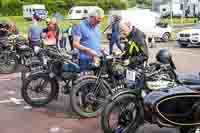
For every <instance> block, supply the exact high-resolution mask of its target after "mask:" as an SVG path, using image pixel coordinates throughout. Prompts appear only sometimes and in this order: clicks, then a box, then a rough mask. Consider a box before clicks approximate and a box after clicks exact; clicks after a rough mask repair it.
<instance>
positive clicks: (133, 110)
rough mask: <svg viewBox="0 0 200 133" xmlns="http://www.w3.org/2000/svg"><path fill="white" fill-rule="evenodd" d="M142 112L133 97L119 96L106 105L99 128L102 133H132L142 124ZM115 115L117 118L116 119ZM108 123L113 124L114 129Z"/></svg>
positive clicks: (140, 106)
mask: <svg viewBox="0 0 200 133" xmlns="http://www.w3.org/2000/svg"><path fill="white" fill-rule="evenodd" d="M142 110H143V109H142V105H141V104H140V103H139V102H138V101H137V99H136V97H135V96H134V95H131V94H124V95H121V96H119V97H118V98H117V99H115V100H114V101H112V102H110V103H109V104H107V105H106V107H105V108H104V110H103V111H102V113H101V115H100V124H101V128H102V130H103V132H104V133H115V132H120V133H121V132H122V133H134V132H136V130H137V129H138V127H139V126H140V125H141V124H142V123H143V113H142ZM117 115H119V116H118V117H116V116H117ZM110 117H111V119H110ZM115 117H116V118H115ZM115 120H116V121H115ZM110 122H113V123H114V125H113V126H114V127H113V126H112V125H110V124H111V123H110Z"/></svg>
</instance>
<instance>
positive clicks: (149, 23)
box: [107, 9, 172, 42]
mask: <svg viewBox="0 0 200 133" xmlns="http://www.w3.org/2000/svg"><path fill="white" fill-rule="evenodd" d="M112 15H119V16H121V18H122V20H128V21H130V22H131V23H132V24H133V25H134V26H135V27H137V28H138V29H140V30H141V31H143V32H144V33H145V34H146V35H147V36H153V37H154V38H156V40H157V39H159V40H162V41H164V42H167V41H169V40H170V37H171V33H172V27H171V26H170V25H169V24H167V23H161V22H160V15H159V14H157V13H155V12H152V11H150V10H148V9H133V10H116V11H110V12H109V22H108V25H109V24H110V23H111V22H112ZM107 33H109V32H107Z"/></svg>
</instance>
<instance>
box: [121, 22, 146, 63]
mask: <svg viewBox="0 0 200 133" xmlns="http://www.w3.org/2000/svg"><path fill="white" fill-rule="evenodd" d="M120 29H121V33H122V34H123V35H124V37H125V40H126V43H125V49H124V52H123V53H122V56H121V57H122V59H124V60H125V59H128V60H129V65H141V64H144V63H145V62H146V61H147V60H148V47H147V44H146V41H145V34H144V33H143V32H142V31H140V30H139V29H137V28H136V27H135V26H133V25H132V24H131V22H129V21H122V22H121V23H120Z"/></svg>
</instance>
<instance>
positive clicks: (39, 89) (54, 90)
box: [21, 73, 59, 107]
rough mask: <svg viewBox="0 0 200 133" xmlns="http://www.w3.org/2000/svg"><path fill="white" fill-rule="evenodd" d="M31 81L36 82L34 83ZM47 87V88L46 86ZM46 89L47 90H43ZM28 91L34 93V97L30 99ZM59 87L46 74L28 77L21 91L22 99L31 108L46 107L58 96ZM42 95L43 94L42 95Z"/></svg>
mask: <svg viewBox="0 0 200 133" xmlns="http://www.w3.org/2000/svg"><path fill="white" fill-rule="evenodd" d="M33 81H38V82H36V83H34V82H33ZM48 85H49V86H48ZM45 87H47V88H45ZM29 91H32V92H34V94H35V96H36V97H31V96H30V95H29ZM58 92H59V86H58V83H57V81H56V80H55V79H51V78H50V77H49V75H48V74H46V73H38V74H33V75H30V76H29V77H28V78H27V79H26V80H25V81H24V84H23V87H22V89H21V95H22V98H23V99H24V100H25V102H26V103H28V104H29V105H31V106H33V107H41V106H45V105H47V104H48V103H49V102H51V101H52V100H53V99H55V98H56V97H57V96H58ZM42 94H45V96H44V95H42Z"/></svg>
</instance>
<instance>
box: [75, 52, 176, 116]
mask: <svg viewBox="0 0 200 133" xmlns="http://www.w3.org/2000/svg"><path fill="white" fill-rule="evenodd" d="M127 62H128V60H122V59H121V58H120V57H119V56H116V57H115V56H106V55H104V56H102V58H101V60H100V63H99V64H100V67H99V68H100V69H99V70H98V73H97V74H96V78H92V79H89V78H87V79H85V80H82V81H81V82H79V83H78V84H76V85H75V86H74V88H73V90H72V91H71V104H72V107H73V109H74V110H75V112H77V113H78V114H79V115H80V116H82V117H95V116H97V115H98V113H100V112H101V110H102V108H103V107H104V106H105V104H106V102H107V100H108V97H111V96H113V95H114V94H116V93H118V92H120V91H122V90H126V88H129V87H130V86H131V88H132V89H134V88H138V87H140V86H144V85H146V87H147V88H151V91H152V90H158V89H161V88H166V87H169V86H170V87H171V86H175V85H176V84H177V83H176V82H177V81H176V74H175V73H174V68H173V67H172V66H171V65H170V64H162V63H152V64H150V65H148V66H146V67H144V65H134V67H133V66H131V67H130V66H129V65H128V64H129V63H127ZM144 71H145V73H146V74H147V75H146V77H145V78H146V81H148V82H142V81H143V80H141V78H142V77H143V78H144V74H143V72H144ZM137 72H139V73H140V72H142V73H141V76H142V77H141V78H140V77H135V73H137ZM127 81H130V82H127ZM106 88H107V89H106ZM147 90H148V89H147ZM148 91H149V90H148Z"/></svg>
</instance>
